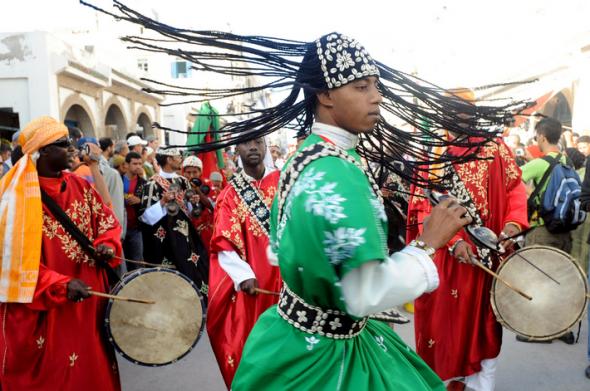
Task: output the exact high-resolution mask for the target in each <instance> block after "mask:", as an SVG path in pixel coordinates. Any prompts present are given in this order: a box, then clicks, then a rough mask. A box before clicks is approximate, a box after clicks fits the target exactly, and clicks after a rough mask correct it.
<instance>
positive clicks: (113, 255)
mask: <svg viewBox="0 0 590 391" xmlns="http://www.w3.org/2000/svg"><path fill="white" fill-rule="evenodd" d="M90 248H91V249H92V250H94V251H96V249H95V248H94V247H90ZM111 255H112V257H113V258H115V259H118V260H120V261H123V262H129V263H134V264H136V265H145V266H151V267H166V268H170V269H176V266H174V265H161V264H157V263H150V262H145V261H134V260H133V259H127V258H123V257H119V256H117V255H115V254H114V253H113V254H111Z"/></svg>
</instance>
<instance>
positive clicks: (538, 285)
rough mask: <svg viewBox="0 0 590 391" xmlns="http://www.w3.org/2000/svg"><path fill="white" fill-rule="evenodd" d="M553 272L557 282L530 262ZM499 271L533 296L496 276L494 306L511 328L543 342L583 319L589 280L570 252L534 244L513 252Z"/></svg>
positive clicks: (559, 334) (502, 319) (511, 282)
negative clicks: (516, 291)
mask: <svg viewBox="0 0 590 391" xmlns="http://www.w3.org/2000/svg"><path fill="white" fill-rule="evenodd" d="M522 257H524V258H526V259H527V260H529V261H530V262H531V263H533V264H534V265H536V266H538V267H539V268H540V269H542V270H543V271H544V272H546V273H547V274H549V275H550V276H551V277H553V278H554V279H555V280H557V281H558V282H559V284H557V283H556V282H554V281H552V280H551V279H549V278H548V277H547V276H545V275H544V274H543V273H541V272H540V271H538V270H537V269H535V268H534V267H533V266H531V265H529V264H528V263H527V262H526V261H525V260H523V259H522ZM497 273H498V274H499V275H500V277H502V278H503V279H505V280H506V281H507V282H508V283H510V284H512V285H514V286H515V287H516V288H518V289H520V290H522V291H523V292H524V293H526V294H528V295H529V296H531V297H532V298H533V300H531V301H529V300H527V299H525V298H524V297H522V296H520V295H519V294H517V293H515V292H514V291H512V290H511V289H509V288H508V287H506V286H505V285H504V284H502V283H501V282H499V281H498V280H496V279H494V282H493V284H492V292H491V303H492V309H493V311H494V314H495V315H496V318H497V319H498V322H500V323H501V324H502V325H503V326H504V327H506V328H508V329H509V330H512V331H514V332H515V333H517V334H520V335H522V336H525V337H529V338H531V339H533V340H538V341H543V340H550V339H554V338H557V337H559V336H561V335H563V334H565V333H566V332H567V331H568V330H569V329H570V328H571V327H573V326H574V325H575V324H576V323H577V322H579V321H580V319H581V318H582V316H583V315H584V312H585V310H586V306H587V304H588V298H587V296H586V295H587V294H588V282H587V279H586V276H585V274H584V272H583V270H582V268H581V267H580V266H579V265H578V264H577V263H576V261H575V260H573V259H572V258H571V257H570V256H569V254H567V253H565V252H563V251H561V250H558V249H555V248H553V247H547V246H530V247H525V248H523V249H521V250H518V251H516V252H515V253H513V254H512V255H510V256H509V257H508V258H506V260H504V262H503V263H502V264H501V265H500V267H499V268H498V271H497Z"/></svg>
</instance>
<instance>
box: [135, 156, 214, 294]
mask: <svg viewBox="0 0 590 391" xmlns="http://www.w3.org/2000/svg"><path fill="white" fill-rule="evenodd" d="M156 161H157V162H158V165H159V166H160V168H161V169H160V173H159V174H155V175H154V176H152V177H151V178H150V180H149V181H147V183H146V184H145V185H144V186H143V189H142V192H141V202H140V204H139V205H140V206H139V216H140V217H139V221H140V222H141V223H140V229H141V231H142V238H143V255H144V259H145V260H146V261H148V262H151V263H161V264H173V265H174V266H175V267H176V269H177V270H178V271H179V272H181V273H183V274H184V275H186V276H187V277H189V278H190V279H192V280H193V281H194V283H195V284H196V285H197V287H198V288H199V290H200V291H201V293H202V294H203V296H204V298H205V299H206V297H207V290H208V285H207V281H208V276H209V256H208V253H207V250H206V248H205V245H204V244H203V242H202V241H201V238H200V237H199V234H198V233H197V231H196V230H195V228H194V227H193V225H192V223H191V219H190V216H191V210H192V209H193V204H195V203H196V202H197V201H198V200H197V197H196V196H195V195H193V196H192V197H191V198H190V199H189V200H187V199H186V193H187V191H188V190H192V187H191V184H190V183H189V181H188V180H187V179H186V178H185V177H183V176H180V175H178V174H177V173H176V172H177V171H180V168H181V163H182V155H181V153H180V151H179V150H178V149H175V148H168V149H160V150H159V151H158V152H157V154H156Z"/></svg>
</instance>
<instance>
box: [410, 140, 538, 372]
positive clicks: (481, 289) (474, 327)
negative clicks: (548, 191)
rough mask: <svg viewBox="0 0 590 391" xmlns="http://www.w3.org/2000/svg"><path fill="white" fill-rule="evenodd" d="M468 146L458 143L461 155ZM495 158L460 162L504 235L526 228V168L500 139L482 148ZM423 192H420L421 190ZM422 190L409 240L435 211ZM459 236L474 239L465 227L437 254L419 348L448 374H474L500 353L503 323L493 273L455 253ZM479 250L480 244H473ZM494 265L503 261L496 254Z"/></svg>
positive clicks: (421, 305) (415, 199)
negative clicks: (494, 303) (435, 281)
mask: <svg viewBox="0 0 590 391" xmlns="http://www.w3.org/2000/svg"><path fill="white" fill-rule="evenodd" d="M463 152H464V149H463V148H458V147H452V148H450V149H449V153H450V154H453V155H458V154H461V153H463ZM479 155H480V157H486V158H490V160H476V161H472V162H469V163H465V164H462V165H456V166H455V170H456V171H457V174H458V175H459V177H460V178H461V180H462V181H463V182H464V183H465V187H466V188H467V190H468V191H469V193H470V195H471V199H472V200H473V201H474V203H475V205H476V206H477V209H478V212H479V215H480V216H481V218H482V221H483V225H484V226H486V227H488V228H490V229H492V230H493V231H494V232H495V233H496V234H500V232H502V229H503V228H504V226H505V225H506V223H509V222H513V223H516V224H518V225H520V226H521V227H522V228H525V227H526V226H527V224H528V222H527V208H526V199H527V197H526V192H525V188H524V184H523V183H522V181H521V178H520V169H519V168H518V166H517V165H516V163H515V161H514V157H513V156H512V154H511V152H510V150H509V149H508V147H506V145H505V144H504V143H503V142H502V141H500V140H498V141H497V144H494V143H490V144H489V145H488V146H486V147H485V148H482V150H481V151H480V153H479ZM418 192H419V193H420V194H417V193H418ZM421 194H423V193H422V191H417V192H416V193H415V195H414V196H412V198H411V200H410V206H409V211H408V219H409V223H410V227H412V229H410V230H409V231H408V240H412V239H414V238H415V237H416V236H418V234H419V229H418V227H421V226H420V225H416V223H418V224H419V223H421V222H422V221H423V220H424V217H426V216H427V215H428V214H429V213H430V210H431V206H430V203H429V202H428V200H425V199H423V198H421V197H420V195H421ZM459 239H463V240H466V241H467V242H468V243H469V244H471V246H472V247H473V243H472V241H471V240H470V239H469V237H468V236H467V234H466V233H465V232H464V231H460V232H459V233H458V234H457V235H456V236H455V237H454V238H453V239H452V240H451V241H450V242H449V243H448V245H447V246H446V247H443V248H441V249H439V250H438V251H437V252H436V254H435V257H434V263H435V264H436V266H437V268H438V272H439V276H440V285H439V287H438V289H437V290H435V291H434V292H432V293H430V294H425V295H423V296H421V297H420V298H419V299H417V300H416V304H415V331H416V351H417V352H418V354H419V355H420V356H421V357H422V358H423V359H424V361H426V363H427V364H428V365H429V366H430V367H431V368H432V369H434V371H435V372H436V373H437V374H438V375H439V376H440V377H441V378H442V379H443V380H447V379H451V378H454V377H459V376H468V375H471V374H474V373H477V372H479V371H480V370H481V361H482V360H483V359H490V358H494V357H497V356H498V354H499V353H500V345H501V343H502V328H501V326H500V324H499V323H498V322H497V321H496V318H495V316H494V314H493V312H492V308H491V304H490V289H491V284H492V278H491V276H490V275H488V274H486V273H485V272H484V271H483V270H481V269H479V268H476V267H473V266H471V265H469V264H465V263H459V262H458V261H457V260H456V259H455V258H454V257H452V256H451V255H450V254H449V251H448V249H449V247H450V246H452V245H453V244H454V243H455V242H456V241H458V240H459ZM473 251H474V253H476V252H475V247H473ZM492 260H493V269H494V270H495V269H496V268H497V267H498V262H499V260H498V259H497V258H492Z"/></svg>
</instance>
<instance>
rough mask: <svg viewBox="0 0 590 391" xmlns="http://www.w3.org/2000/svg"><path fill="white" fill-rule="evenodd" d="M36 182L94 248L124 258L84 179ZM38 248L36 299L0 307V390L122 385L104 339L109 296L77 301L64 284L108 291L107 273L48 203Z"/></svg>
mask: <svg viewBox="0 0 590 391" xmlns="http://www.w3.org/2000/svg"><path fill="white" fill-rule="evenodd" d="M39 182H40V184H41V188H42V189H43V190H45V191H46V192H47V194H49V196H50V197H52V198H53V199H54V200H55V201H56V202H57V204H58V205H59V206H60V207H61V208H62V209H64V210H65V211H66V213H67V214H68V216H70V218H71V219H72V220H73V221H74V222H75V223H76V225H78V227H79V228H80V229H81V230H82V232H84V233H85V234H86V236H87V237H88V238H89V239H91V241H92V242H93V243H94V246H95V247H96V246H97V245H99V244H105V245H107V246H109V247H111V248H113V249H114V250H115V253H116V254H117V255H119V256H120V255H121V241H120V237H121V227H120V226H119V223H118V222H117V219H116V218H115V216H114V214H113V212H112V211H111V209H110V208H108V207H106V206H105V205H104V204H103V203H102V199H101V197H100V195H98V193H97V192H96V191H95V190H94V189H93V188H92V187H91V185H90V184H89V183H88V182H87V181H85V180H84V179H82V178H80V177H78V176H76V175H75V174H70V173H66V172H64V173H62V176H61V177H60V178H39ZM62 183H65V190H64V191H61V190H62V189H64V188H63V187H62V186H63V185H62ZM41 246H42V248H41V265H40V268H39V279H38V281H37V287H36V290H35V295H34V298H33V302H32V303H30V304H18V303H8V304H7V303H2V304H0V315H1V316H2V330H3V333H2V334H0V354H1V355H2V362H3V363H4V364H3V367H2V376H1V377H0V389H1V390H2V391H25V390H26V391H82V390H84V391H114V390H120V388H121V387H120V384H119V375H118V370H117V362H116V360H115V354H114V351H113V349H112V347H111V345H110V344H109V343H108V342H107V341H106V338H104V309H105V305H106V301H105V300H104V299H100V298H97V297H90V298H88V299H85V300H84V301H83V302H80V303H75V302H72V301H69V300H68V299H67V298H66V284H67V283H68V282H69V281H70V280H71V279H73V278H79V279H81V280H82V281H84V282H85V283H86V284H87V285H89V286H90V287H92V289H93V290H95V291H99V292H108V283H107V277H106V272H105V271H104V269H101V268H99V267H98V266H95V265H94V261H93V260H91V259H90V258H89V257H88V256H87V255H86V254H85V253H84V252H83V250H82V249H81V247H80V246H79V245H78V243H77V242H76V241H75V240H74V239H72V238H71V237H70V236H69V234H67V233H65V231H64V229H63V228H62V226H61V225H60V224H59V223H58V222H57V220H55V219H54V218H53V216H52V214H51V212H49V210H48V209H47V208H46V207H45V206H43V236H42V244H41ZM118 263H119V262H118V261H113V262H112V263H111V265H112V266H116V265H117V264H118Z"/></svg>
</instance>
